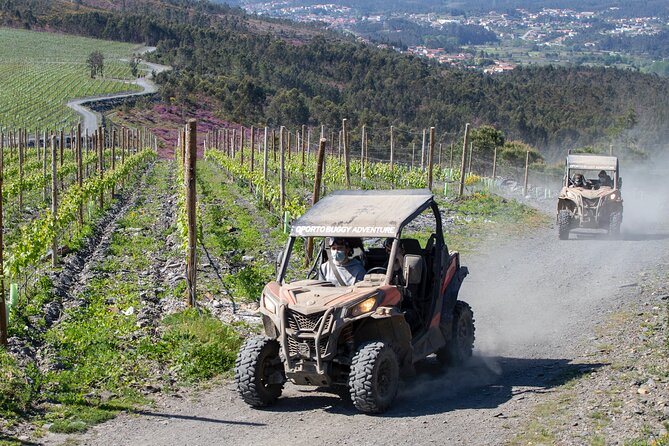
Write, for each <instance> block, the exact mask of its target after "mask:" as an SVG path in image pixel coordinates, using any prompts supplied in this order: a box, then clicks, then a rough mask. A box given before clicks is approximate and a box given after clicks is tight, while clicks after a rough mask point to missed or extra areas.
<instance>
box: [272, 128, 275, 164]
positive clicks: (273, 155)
mask: <svg viewBox="0 0 669 446" xmlns="http://www.w3.org/2000/svg"><path fill="white" fill-rule="evenodd" d="M272 157H273V158H272V159H273V162H274V163H276V132H275V130H274V129H272Z"/></svg>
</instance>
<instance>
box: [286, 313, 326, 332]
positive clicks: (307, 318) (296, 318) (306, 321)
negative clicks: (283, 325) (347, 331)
mask: <svg viewBox="0 0 669 446" xmlns="http://www.w3.org/2000/svg"><path fill="white" fill-rule="evenodd" d="M287 316H288V327H290V329H291V330H295V331H315V330H316V329H317V328H318V326H319V324H320V323H321V320H322V319H323V317H324V316H325V312H322V313H315V314H309V315H307V314H302V313H298V312H297V311H292V310H289V311H288V314H287ZM331 322H332V313H330V314H329V316H328V318H327V320H326V321H325V323H324V325H323V332H324V333H326V332H327V331H328V330H329V329H330V323H331Z"/></svg>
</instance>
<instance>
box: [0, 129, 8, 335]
mask: <svg viewBox="0 0 669 446" xmlns="http://www.w3.org/2000/svg"><path fill="white" fill-rule="evenodd" d="M4 139H5V135H4V134H3V133H0V345H5V346H6V345H7V306H6V304H5V275H4V271H5V264H4V261H3V258H4V255H5V253H4V251H5V241H4V239H3V236H2V233H3V232H4V227H3V226H4V222H3V220H2V215H3V209H2V181H3V170H4V157H5V155H4V145H5V143H4Z"/></svg>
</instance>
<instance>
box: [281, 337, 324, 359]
mask: <svg viewBox="0 0 669 446" xmlns="http://www.w3.org/2000/svg"><path fill="white" fill-rule="evenodd" d="M300 344H303V345H304V344H306V345H307V346H309V351H308V354H306V353H307V352H306V351H305V350H304V349H303V348H300ZM327 345H328V341H327V338H323V339H321V340H320V341H319V342H318V352H319V355H320V356H321V357H323V356H324V355H325V351H326V349H327ZM315 353H316V341H315V340H314V339H313V338H305V339H299V338H295V337H292V336H288V355H289V356H291V357H296V356H303V357H307V358H309V357H311V358H313V357H314V356H315Z"/></svg>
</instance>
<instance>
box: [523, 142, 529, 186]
mask: <svg viewBox="0 0 669 446" xmlns="http://www.w3.org/2000/svg"><path fill="white" fill-rule="evenodd" d="M529 169H530V151H529V150H528V151H527V153H526V154H525V181H524V182H523V196H526V195H527V177H528V173H529Z"/></svg>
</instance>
